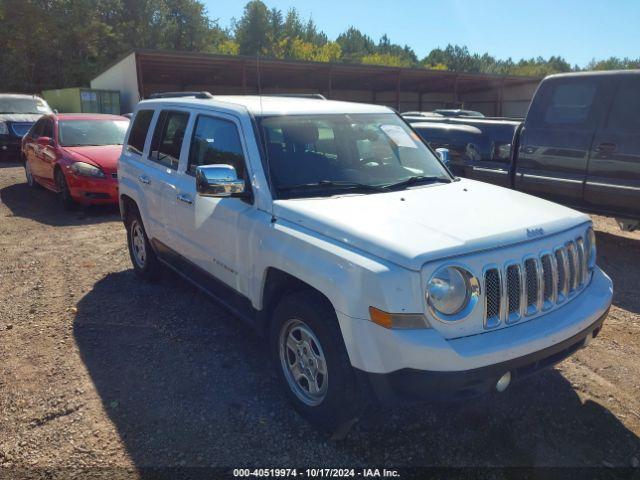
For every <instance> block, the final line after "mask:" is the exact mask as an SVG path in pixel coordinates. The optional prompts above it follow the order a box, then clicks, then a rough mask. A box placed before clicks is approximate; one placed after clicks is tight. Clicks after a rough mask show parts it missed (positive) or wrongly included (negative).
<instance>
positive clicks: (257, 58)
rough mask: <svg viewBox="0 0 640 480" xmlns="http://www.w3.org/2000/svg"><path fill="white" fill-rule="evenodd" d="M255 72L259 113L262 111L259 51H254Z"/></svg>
mask: <svg viewBox="0 0 640 480" xmlns="http://www.w3.org/2000/svg"><path fill="white" fill-rule="evenodd" d="M256 73H257V79H258V98H259V99H260V115H262V113H263V109H262V79H261V78H260V52H256Z"/></svg>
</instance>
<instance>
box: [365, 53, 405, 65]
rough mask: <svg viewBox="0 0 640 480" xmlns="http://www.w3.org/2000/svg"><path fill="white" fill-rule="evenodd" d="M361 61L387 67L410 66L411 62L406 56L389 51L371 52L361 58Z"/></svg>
mask: <svg viewBox="0 0 640 480" xmlns="http://www.w3.org/2000/svg"><path fill="white" fill-rule="evenodd" d="M361 62H362V63H366V64H369V65H384V66H387V67H411V66H413V64H412V63H411V61H409V60H407V59H406V58H402V57H401V56H399V55H393V54H391V53H371V54H369V55H365V56H364V57H362V59H361Z"/></svg>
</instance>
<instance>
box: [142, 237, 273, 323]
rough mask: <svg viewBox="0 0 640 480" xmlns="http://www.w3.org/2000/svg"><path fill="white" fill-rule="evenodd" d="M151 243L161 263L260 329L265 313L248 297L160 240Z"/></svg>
mask: <svg viewBox="0 0 640 480" xmlns="http://www.w3.org/2000/svg"><path fill="white" fill-rule="evenodd" d="M151 245H152V246H153V249H154V250H155V252H156V254H157V255H158V260H160V262H161V263H162V264H163V265H165V266H167V267H168V268H170V269H171V270H173V271H174V272H175V273H177V274H178V275H179V276H180V277H182V278H184V279H185V280H187V281H188V282H189V283H191V284H192V285H194V286H195V287H197V288H198V289H200V290H202V291H203V292H204V293H205V294H207V295H208V296H209V297H211V298H212V299H213V300H214V301H215V302H216V303H218V304H219V305H220V306H222V307H223V308H224V309H225V310H227V311H229V312H230V313H232V314H233V315H235V316H237V317H238V318H240V319H241V320H242V321H243V322H245V323H246V324H248V325H249V326H250V327H252V328H253V329H255V330H256V332H260V331H261V329H260V328H259V327H260V325H261V324H262V322H263V321H264V320H265V315H264V313H263V312H262V311H261V310H257V309H255V308H254V307H253V305H252V304H251V300H249V298H247V297H245V296H244V295H242V294H240V293H238V292H237V291H236V290H234V289H232V288H231V287H229V286H227V285H226V284H224V283H223V282H221V281H220V280H218V279H217V278H216V277H214V276H213V275H211V274H210V273H209V272H207V271H205V270H203V269H202V268H200V267H199V266H197V265H195V264H194V263H193V262H191V261H190V260H188V259H186V258H185V257H184V256H182V255H180V254H179V253H178V252H176V251H175V250H173V249H172V248H171V247H169V246H167V245H165V244H164V243H162V242H161V241H159V240H157V239H155V238H154V239H152V240H151Z"/></svg>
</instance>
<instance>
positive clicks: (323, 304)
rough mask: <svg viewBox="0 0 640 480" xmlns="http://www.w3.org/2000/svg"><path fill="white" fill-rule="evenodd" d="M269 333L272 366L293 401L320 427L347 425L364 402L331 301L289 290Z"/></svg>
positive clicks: (311, 421) (294, 405)
mask: <svg viewBox="0 0 640 480" xmlns="http://www.w3.org/2000/svg"><path fill="white" fill-rule="evenodd" d="M269 336H270V353H271V357H272V360H273V364H274V367H275V369H276V372H277V375H278V378H279V379H280V381H281V382H282V385H283V387H284V389H285V392H286V395H287V397H288V399H289V401H290V402H291V403H292V404H293V407H294V408H295V409H296V410H297V411H298V412H299V413H300V414H301V415H302V416H303V417H304V418H305V419H307V420H308V421H309V422H310V423H311V424H313V425H314V426H316V427H318V428H319V429H321V430H325V431H327V432H329V433H335V432H336V431H338V430H344V429H345V428H347V429H348V428H349V427H350V425H351V424H352V423H353V422H354V421H355V419H356V418H357V416H358V414H359V413H360V410H361V406H362V402H361V401H360V399H359V395H358V389H357V386H356V377H355V372H354V370H353V367H352V366H351V363H350V362H349V356H348V354H347V350H346V348H345V346H344V341H343V338H342V333H341V332H340V328H339V325H338V319H337V318H336V314H335V310H334V309H333V307H332V306H331V304H330V303H329V302H328V301H327V300H326V299H325V298H324V297H323V296H322V295H320V294H318V293H316V292H313V291H302V292H296V293H292V294H290V295H287V296H286V297H285V298H283V299H282V300H281V301H280V303H279V304H278V306H277V307H276V309H275V311H274V314H273V319H272V322H271V328H270V335H269ZM345 426H346V427H345Z"/></svg>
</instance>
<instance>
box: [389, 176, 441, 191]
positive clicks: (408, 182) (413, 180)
mask: <svg viewBox="0 0 640 480" xmlns="http://www.w3.org/2000/svg"><path fill="white" fill-rule="evenodd" d="M425 183H451V179H449V178H446V177H435V176H434V177H428V176H425V175H414V176H412V177H409V178H407V179H405V180H401V181H399V182H396V183H390V184H387V185H384V188H385V189H389V190H393V189H395V188H402V187H411V186H413V185H422V184H425Z"/></svg>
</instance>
